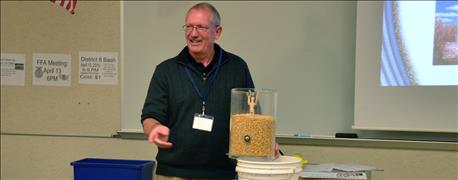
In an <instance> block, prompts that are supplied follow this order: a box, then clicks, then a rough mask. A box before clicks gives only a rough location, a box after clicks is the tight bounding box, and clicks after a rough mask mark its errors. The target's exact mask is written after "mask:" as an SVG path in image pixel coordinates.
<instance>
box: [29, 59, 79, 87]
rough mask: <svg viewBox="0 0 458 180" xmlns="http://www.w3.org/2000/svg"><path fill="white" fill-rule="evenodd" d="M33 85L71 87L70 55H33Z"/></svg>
mask: <svg viewBox="0 0 458 180" xmlns="http://www.w3.org/2000/svg"><path fill="white" fill-rule="evenodd" d="M32 63H33V68H32V71H33V72H32V74H33V81H32V84H33V85H45V86H70V84H71V76H70V75H71V69H72V68H71V56H70V54H41V53H34V54H33V60H32Z"/></svg>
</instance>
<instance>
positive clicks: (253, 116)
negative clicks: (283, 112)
mask: <svg viewBox="0 0 458 180" xmlns="http://www.w3.org/2000/svg"><path fill="white" fill-rule="evenodd" d="M276 113H277V93H276V92H275V91H274V90H270V89H260V90H258V89H253V88H235V89H232V91H231V124H230V138H229V139H230V140H229V157H231V158H237V157H260V158H267V159H274V157H275V156H274V155H275V154H274V153H275V119H276Z"/></svg>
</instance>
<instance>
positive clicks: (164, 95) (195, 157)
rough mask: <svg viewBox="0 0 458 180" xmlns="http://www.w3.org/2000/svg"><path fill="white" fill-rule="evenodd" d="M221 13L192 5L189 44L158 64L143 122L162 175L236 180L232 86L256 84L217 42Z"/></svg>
mask: <svg viewBox="0 0 458 180" xmlns="http://www.w3.org/2000/svg"><path fill="white" fill-rule="evenodd" d="M220 22H221V19H220V15H219V13H218V11H217V10H216V9H215V8H214V7H213V6H212V5H211V4H208V3H199V4H196V5H194V6H193V7H191V8H190V9H189V10H188V12H187V14H186V19H185V25H184V26H183V29H184V35H185V38H186V42H187V46H186V47H185V48H184V49H183V50H182V51H181V52H180V53H179V54H178V55H177V56H175V57H173V58H171V59H168V60H166V61H164V62H162V63H160V64H159V65H157V67H156V69H155V71H154V74H153V77H152V79H151V82H150V85H149V88H148V94H147V96H146V99H145V104H144V106H143V110H142V115H141V120H142V124H143V130H144V132H145V134H146V135H147V136H148V141H149V142H151V143H154V144H156V145H157V146H158V154H157V157H156V160H157V163H158V164H157V169H156V174H157V177H158V179H159V180H161V179H234V178H235V176H236V173H235V165H236V164H235V161H234V160H232V159H230V158H228V156H227V152H228V150H229V124H230V100H231V98H230V95H231V89H232V88H254V85H253V81H252V78H251V75H250V72H249V69H248V66H247V64H246V62H245V61H244V60H243V59H241V58H240V57H238V56H236V55H234V54H231V53H229V52H226V51H224V50H223V49H222V48H221V47H220V46H219V45H218V44H216V43H215V41H216V40H218V39H219V38H220V36H221V33H222V30H223V29H222V27H221V24H220Z"/></svg>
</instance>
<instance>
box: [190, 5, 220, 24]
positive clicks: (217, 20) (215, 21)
mask: <svg viewBox="0 0 458 180" xmlns="http://www.w3.org/2000/svg"><path fill="white" fill-rule="evenodd" d="M193 9H208V10H210V11H211V12H212V15H213V17H212V24H213V25H216V26H219V25H221V16H220V15H219V13H218V10H216V8H215V7H214V6H213V5H211V4H210V3H206V2H202V3H198V4H196V5H194V6H192V7H191V8H190V9H189V10H188V12H187V13H186V17H188V15H189V12H190V11H191V10H193Z"/></svg>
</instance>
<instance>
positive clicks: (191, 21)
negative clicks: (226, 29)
mask: <svg viewBox="0 0 458 180" xmlns="http://www.w3.org/2000/svg"><path fill="white" fill-rule="evenodd" d="M212 18H213V16H212V13H211V11H210V10H208V9H193V10H191V11H189V13H188V16H187V17H186V24H185V25H187V26H188V28H187V29H185V32H184V33H185V38H186V41H187V45H188V48H189V52H190V53H191V54H194V55H206V54H208V53H211V51H212V50H213V45H214V43H215V41H216V40H218V38H219V37H220V35H221V30H222V29H221V27H220V26H215V25H214V24H212Z"/></svg>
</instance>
